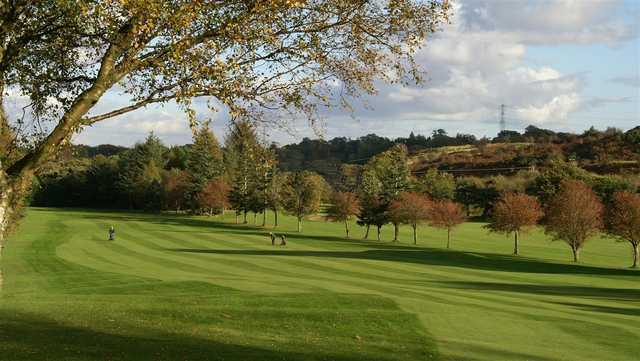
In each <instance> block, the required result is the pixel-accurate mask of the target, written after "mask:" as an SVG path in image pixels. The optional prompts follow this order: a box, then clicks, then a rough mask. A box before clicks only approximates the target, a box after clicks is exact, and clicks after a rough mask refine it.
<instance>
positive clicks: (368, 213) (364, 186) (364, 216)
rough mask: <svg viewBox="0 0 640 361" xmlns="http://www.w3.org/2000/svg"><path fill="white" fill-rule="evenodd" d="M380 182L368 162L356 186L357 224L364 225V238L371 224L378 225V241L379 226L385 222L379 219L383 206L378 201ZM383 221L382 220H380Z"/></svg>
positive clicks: (367, 236) (366, 236)
mask: <svg viewBox="0 0 640 361" xmlns="http://www.w3.org/2000/svg"><path fill="white" fill-rule="evenodd" d="M381 188H382V184H381V183H380V180H379V179H378V177H377V176H376V174H375V170H374V169H373V168H372V167H371V165H370V164H368V165H367V166H365V167H364V170H363V172H362V175H361V179H360V184H359V187H358V199H359V200H360V206H361V209H360V214H359V215H358V221H357V223H358V225H360V226H365V227H366V232H365V234H364V237H363V238H364V239H367V238H369V229H370V228H371V225H376V226H377V227H378V241H379V240H380V227H381V226H382V225H383V224H384V223H386V221H384V220H383V219H381V218H382V217H381V216H382V215H383V214H384V207H382V206H381V202H380V190H381ZM380 208H382V209H380ZM382 221H384V222H382Z"/></svg>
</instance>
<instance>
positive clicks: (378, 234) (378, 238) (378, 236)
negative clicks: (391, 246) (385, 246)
mask: <svg viewBox="0 0 640 361" xmlns="http://www.w3.org/2000/svg"><path fill="white" fill-rule="evenodd" d="M377 227H378V241H379V240H380V228H382V227H381V226H377Z"/></svg>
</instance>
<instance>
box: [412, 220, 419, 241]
mask: <svg viewBox="0 0 640 361" xmlns="http://www.w3.org/2000/svg"><path fill="white" fill-rule="evenodd" d="M411 227H413V244H418V225H417V224H412V225H411Z"/></svg>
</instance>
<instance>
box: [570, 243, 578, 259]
mask: <svg viewBox="0 0 640 361" xmlns="http://www.w3.org/2000/svg"><path fill="white" fill-rule="evenodd" d="M571 250H572V251H573V262H580V248H578V247H576V246H573V247H571Z"/></svg>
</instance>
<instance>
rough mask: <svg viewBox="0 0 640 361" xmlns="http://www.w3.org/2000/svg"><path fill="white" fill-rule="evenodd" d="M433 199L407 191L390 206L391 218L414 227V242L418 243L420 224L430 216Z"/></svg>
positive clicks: (393, 220)
mask: <svg viewBox="0 0 640 361" xmlns="http://www.w3.org/2000/svg"><path fill="white" fill-rule="evenodd" d="M430 209H431V200H430V199H429V198H428V197H427V196H424V195H422V194H420V193H414V192H405V193H402V194H400V198H398V199H397V200H395V201H393V202H392V203H391V205H390V206H389V211H388V213H389V219H391V221H392V222H395V223H404V224H409V225H411V228H413V243H414V244H417V243H418V224H419V223H421V222H422V221H425V220H426V219H428V218H429V210H430Z"/></svg>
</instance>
